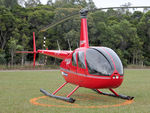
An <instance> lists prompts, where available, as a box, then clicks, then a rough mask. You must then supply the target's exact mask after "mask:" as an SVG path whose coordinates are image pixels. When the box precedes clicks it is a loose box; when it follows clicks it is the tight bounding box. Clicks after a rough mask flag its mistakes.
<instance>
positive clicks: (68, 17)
mask: <svg viewBox="0 0 150 113" xmlns="http://www.w3.org/2000/svg"><path fill="white" fill-rule="evenodd" d="M129 8H130V9H131V8H133V9H134V8H150V6H129V7H128V6H122V7H105V8H96V9H92V10H88V12H94V11H98V10H105V9H129ZM81 10H82V9H81ZM77 15H79V12H75V13H73V14H71V15H69V16H66V17H64V18H63V19H61V20H58V21H57V22H55V23H52V24H49V25H47V26H46V27H44V28H41V29H40V32H44V31H46V30H48V29H50V28H52V27H55V26H56V25H58V24H61V23H63V22H65V21H67V20H69V19H71V18H72V17H74V16H77Z"/></svg>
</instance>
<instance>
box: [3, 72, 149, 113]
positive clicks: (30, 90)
mask: <svg viewBox="0 0 150 113" xmlns="http://www.w3.org/2000/svg"><path fill="white" fill-rule="evenodd" d="M63 82H64V80H63V77H62V76H61V74H60V72H59V71H17V72H15V71H12V72H11V71H10V72H0V113H150V70H125V79H124V82H123V84H122V85H121V86H120V87H119V88H117V89H116V91H117V92H118V93H120V94H125V95H129V96H134V97H135V99H134V102H133V103H132V104H129V105H124V106H119V107H112V106H113V105H116V104H120V103H123V102H125V100H122V99H118V98H114V97H108V96H103V95H98V94H96V93H95V92H93V91H92V90H90V89H86V88H79V89H78V90H77V91H76V92H75V93H74V94H73V95H72V97H73V98H75V99H76V102H75V103H74V104H70V103H66V102H63V101H60V100H56V99H52V98H48V97H46V98H41V99H38V100H37V101H36V102H38V103H43V104H46V105H53V107H50V106H49V107H48V106H39V105H33V104H31V103H30V100H31V99H33V98H37V97H41V96H43V94H42V93H41V92H40V91H39V90H40V88H44V89H46V90H47V91H48V90H49V91H50V92H53V91H54V90H56V88H58V86H59V85H61V84H62V83H63ZM74 87H75V86H73V85H67V86H66V87H65V88H64V89H62V90H61V91H60V92H59V93H58V95H63V96H65V95H66V94H67V93H69V92H70V91H71V90H72V89H73V88H74ZM105 91H106V90H105ZM91 106H92V107H91ZM94 106H95V107H94ZM99 106H106V107H105V108H100V107H99ZM107 106H108V107H107Z"/></svg>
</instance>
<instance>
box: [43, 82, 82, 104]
mask: <svg viewBox="0 0 150 113" xmlns="http://www.w3.org/2000/svg"><path fill="white" fill-rule="evenodd" d="M66 84H67V82H65V83H64V84H63V85H61V86H60V87H59V88H58V89H57V90H56V91H55V92H54V93H52V94H51V93H48V92H47V91H45V90H44V89H40V91H41V92H42V93H43V94H44V95H46V96H49V97H52V98H56V99H60V100H63V101H66V102H70V103H74V102H75V99H73V98H70V96H71V95H72V94H73V93H74V92H75V91H76V90H77V89H78V88H79V86H77V87H76V88H75V89H74V90H73V91H72V92H71V93H69V94H68V95H67V96H66V97H63V96H57V95H55V94H56V93H57V92H58V91H59V90H60V89H61V88H63V87H64V86H65V85H66Z"/></svg>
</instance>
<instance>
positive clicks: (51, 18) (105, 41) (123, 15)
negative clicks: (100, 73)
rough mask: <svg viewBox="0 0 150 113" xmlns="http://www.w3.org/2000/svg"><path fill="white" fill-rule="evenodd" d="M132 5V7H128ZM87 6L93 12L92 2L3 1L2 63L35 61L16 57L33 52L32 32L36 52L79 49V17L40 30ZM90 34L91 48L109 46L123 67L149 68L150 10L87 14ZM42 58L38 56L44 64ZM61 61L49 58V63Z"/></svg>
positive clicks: (0, 22)
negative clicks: (58, 45)
mask: <svg viewBox="0 0 150 113" xmlns="http://www.w3.org/2000/svg"><path fill="white" fill-rule="evenodd" d="M126 5H130V4H126ZM85 7H87V8H88V9H94V8H95V4H94V3H93V1H92V0H56V1H55V2H52V0H48V2H47V4H46V5H42V4H41V2H40V0H27V1H24V0H0V64H5V65H14V64H22V65H24V63H25V61H32V59H33V56H32V55H28V54H16V53H15V52H16V51H18V50H31V51H32V49H33V44H32V43H33V39H32V32H35V33H36V44H37V49H41V48H43V49H44V47H43V37H46V38H47V39H46V48H48V49H58V47H57V40H58V41H59V43H60V45H61V49H68V50H69V45H68V40H69V42H70V44H71V48H72V50H73V49H75V48H77V47H78V45H79V44H78V42H79V37H80V17H79V16H76V17H74V18H72V19H70V20H68V21H66V22H64V23H62V24H59V25H57V26H56V27H53V28H52V29H48V30H47V31H46V32H39V30H40V29H41V28H42V27H44V26H46V25H48V24H51V23H54V22H56V21H58V20H60V19H62V18H63V17H65V16H67V15H70V14H72V13H74V12H77V11H79V10H80V9H81V8H85ZM88 31H89V41H90V45H91V46H107V47H110V48H112V49H113V50H114V51H115V52H117V54H118V55H119V56H120V58H121V60H122V62H123V64H124V66H127V65H129V64H135V65H142V66H143V65H145V66H150V43H149V42H150V11H148V10H146V9H144V12H141V11H133V10H132V11H131V12H130V10H128V9H125V10H123V9H118V10H113V9H109V10H107V11H102V10H101V11H96V12H92V13H89V15H88ZM42 59H43V56H40V55H39V56H38V60H39V62H42V63H43V60H42ZM53 61H55V63H57V62H59V61H57V60H55V59H54V58H49V57H48V62H47V64H52V63H53Z"/></svg>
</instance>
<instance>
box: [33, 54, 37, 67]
mask: <svg viewBox="0 0 150 113" xmlns="http://www.w3.org/2000/svg"><path fill="white" fill-rule="evenodd" d="M35 60H36V53H34V57H33V67H34V68H35Z"/></svg>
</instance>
